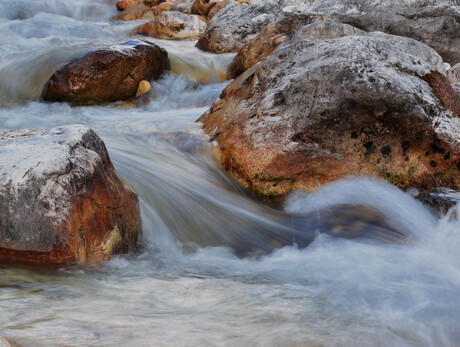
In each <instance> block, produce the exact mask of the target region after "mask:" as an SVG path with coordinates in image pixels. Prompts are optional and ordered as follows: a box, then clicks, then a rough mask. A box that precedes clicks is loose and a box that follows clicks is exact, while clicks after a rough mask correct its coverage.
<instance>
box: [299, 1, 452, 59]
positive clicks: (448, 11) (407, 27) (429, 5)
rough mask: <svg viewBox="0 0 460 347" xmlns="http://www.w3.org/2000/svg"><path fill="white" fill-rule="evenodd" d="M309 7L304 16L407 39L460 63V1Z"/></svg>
mask: <svg viewBox="0 0 460 347" xmlns="http://www.w3.org/2000/svg"><path fill="white" fill-rule="evenodd" d="M295 1H297V0H295ZM300 1H303V0H300ZM308 5H309V6H308V8H307V9H306V10H304V13H315V14H318V13H321V14H326V15H328V16H330V17H331V18H333V19H335V20H337V21H339V22H342V23H346V24H351V25H353V26H355V27H357V28H359V29H363V30H365V31H383V32H386V33H388V34H393V35H400V36H407V37H410V38H413V39H415V40H418V41H421V42H423V43H425V44H427V45H428V46H430V47H432V48H434V49H435V50H436V51H437V52H438V53H439V54H440V55H441V56H442V57H443V59H444V60H445V61H446V62H448V63H450V64H451V65H454V64H456V63H459V62H460V35H459V33H460V5H459V3H458V0H385V1H382V0H317V1H314V2H311V1H308Z"/></svg>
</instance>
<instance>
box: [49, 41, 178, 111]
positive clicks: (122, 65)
mask: <svg viewBox="0 0 460 347" xmlns="http://www.w3.org/2000/svg"><path fill="white" fill-rule="evenodd" d="M167 69H169V59H168V53H167V52H166V51H165V50H164V49H163V48H160V47H159V46H157V45H155V44H153V43H148V42H145V41H140V40H132V41H128V42H126V43H124V44H121V45H114V46H111V47H108V48H106V49H99V50H97V51H93V52H89V53H87V54H85V55H83V56H82V57H79V58H76V59H74V60H72V61H71V62H69V63H67V64H65V65H64V66H63V67H61V68H60V69H59V70H57V71H56V72H55V73H54V74H53V75H52V76H51V77H50V79H49V80H48V82H46V84H45V86H44V87H43V90H42V99H43V100H44V101H66V102H69V103H72V104H83V105H89V104H96V103H103V102H112V101H118V100H126V99H128V98H131V97H133V96H134V95H136V91H137V86H138V85H139V82H140V81H142V80H151V79H156V78H158V77H160V75H161V74H162V73H163V72H164V71H165V70H167Z"/></svg>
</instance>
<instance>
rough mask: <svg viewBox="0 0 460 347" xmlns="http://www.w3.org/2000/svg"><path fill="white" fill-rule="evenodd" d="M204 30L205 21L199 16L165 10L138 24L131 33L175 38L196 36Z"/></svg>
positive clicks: (168, 38) (192, 37)
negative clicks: (146, 21)
mask: <svg viewBox="0 0 460 347" xmlns="http://www.w3.org/2000/svg"><path fill="white" fill-rule="evenodd" d="M205 30H206V23H205V22H203V21H202V20H201V19H200V17H199V16H196V15H189V14H186V13H182V12H172V11H165V12H162V13H160V14H159V15H158V16H156V17H155V18H154V19H153V20H151V21H150V22H148V23H145V24H143V25H141V26H139V27H138V28H137V29H135V30H134V32H133V34H139V35H145V36H152V37H156V38H159V39H167V40H171V39H172V40H177V39H195V38H198V37H200V36H201V35H202V34H203V32H204V31H205Z"/></svg>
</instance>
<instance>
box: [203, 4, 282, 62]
mask: <svg viewBox="0 0 460 347" xmlns="http://www.w3.org/2000/svg"><path fill="white" fill-rule="evenodd" d="M282 17H283V10H282V8H281V7H280V6H279V5H277V4H274V3H271V2H266V3H263V4H261V5H247V4H241V5H240V4H238V5H235V4H234V5H228V6H226V7H225V8H224V9H222V10H220V11H219V12H218V13H217V14H216V15H215V16H214V17H213V18H212V19H211V21H210V22H209V23H208V28H207V29H206V32H205V33H204V34H203V36H202V37H201V38H200V39H199V40H198V42H197V45H196V46H197V47H198V48H200V49H202V50H205V51H210V52H214V53H228V52H237V51H238V50H239V49H240V48H241V47H242V46H243V45H245V44H246V43H247V42H249V41H250V40H252V39H253V38H254V37H256V36H257V34H258V33H259V32H260V31H261V30H262V29H263V28H265V27H266V26H267V25H268V24H270V23H272V22H275V21H277V20H279V19H281V18H282Z"/></svg>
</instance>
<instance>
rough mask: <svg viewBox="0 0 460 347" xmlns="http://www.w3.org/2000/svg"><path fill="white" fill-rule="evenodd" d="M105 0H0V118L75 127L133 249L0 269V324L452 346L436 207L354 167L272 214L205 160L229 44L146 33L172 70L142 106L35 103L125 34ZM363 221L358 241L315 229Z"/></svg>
mask: <svg viewBox="0 0 460 347" xmlns="http://www.w3.org/2000/svg"><path fill="white" fill-rule="evenodd" d="M114 4H115V1H112V0H99V1H94V0H75V1H68V0H47V1H38V0H33V1H30V0H29V1H26V0H3V1H1V2H0V32H1V33H2V35H0V128H6V129H19V128H32V127H52V126H58V125H63V124H74V123H81V124H87V125H89V126H90V127H91V128H92V129H93V130H95V131H96V132H97V133H98V134H99V135H100V136H101V137H102V138H103V140H104V142H105V143H106V145H107V148H108V150H109V153H110V156H111V158H112V161H113V162H114V165H115V168H116V169H117V171H118V172H119V174H120V175H121V176H122V177H123V178H124V179H125V180H126V181H127V182H128V183H129V184H130V185H131V186H132V187H133V188H134V189H135V190H136V192H137V193H138V195H139V198H140V202H141V214H142V221H143V234H142V239H141V245H140V251H139V252H137V253H134V254H129V255H126V256H119V257H116V258H114V259H113V260H111V261H110V262H107V263H104V264H103V265H101V266H98V267H91V266H87V267H82V266H67V267H60V268H43V267H33V266H32V267H23V266H13V265H0V336H4V337H6V338H8V339H9V340H10V341H12V342H13V343H16V344H18V345H23V346H32V345H33V346H49V345H65V346H85V345H103V346H112V345H125V346H153V345H155V346H156V345H164V346H166V345H180V346H191V345H200V346H201V345H207V346H299V345H302V346H304V345H305V346H307V345H318V344H319V345H324V346H389V345H391V346H453V345H456V344H458V341H460V324H459V322H460V300H459V298H460V255H459V252H458V249H459V248H460V233H459V232H458V229H459V227H460V222H458V221H457V220H456V218H454V213H451V214H450V215H448V216H447V217H444V218H442V219H438V218H437V217H435V215H434V214H432V212H431V211H430V210H428V209H427V208H425V207H424V206H423V205H422V204H421V203H420V202H418V201H416V200H414V199H413V198H412V196H411V195H409V194H408V193H404V192H401V191H400V190H398V189H397V188H395V187H393V186H391V185H390V184H388V183H385V182H382V181H380V180H376V179H370V178H366V177H350V178H345V179H343V180H340V181H337V182H334V183H332V184H329V185H326V186H323V187H320V188H319V189H318V191H316V192H315V193H312V194H306V193H304V192H293V193H292V194H291V195H290V196H289V197H288V198H287V200H286V201H285V202H284V204H283V206H281V207H280V209H273V208H270V207H268V206H266V205H264V204H262V203H260V202H257V201H255V200H254V199H253V198H252V197H250V196H248V195H247V194H246V193H245V192H243V191H242V190H241V189H240V188H239V187H238V186H237V185H236V184H235V183H234V182H233V181H232V180H231V179H229V178H228V177H227V176H226V175H225V174H224V173H223V172H222V171H220V169H219V168H218V167H217V166H216V164H215V162H214V160H213V158H212V155H211V150H210V149H211V144H209V142H208V140H207V138H206V136H205V135H204V134H203V133H202V132H201V129H200V126H199V124H196V123H195V120H196V119H197V118H198V117H199V116H200V115H201V114H202V113H203V112H205V111H206V109H207V108H208V107H209V106H210V105H211V104H212V102H213V101H214V100H215V99H217V98H218V96H219V93H220V91H221V90H222V89H223V88H224V87H225V85H226V84H227V82H222V79H223V77H224V76H225V68H226V66H227V65H228V63H229V62H230V61H231V59H232V57H233V56H232V55H231V54H225V55H221V56H217V55H212V54H207V53H203V52H199V51H197V50H196V49H195V48H194V47H193V46H194V42H191V41H180V42H179V41H174V42H171V41H161V40H152V41H154V42H156V43H158V44H159V45H161V46H163V47H164V48H166V49H167V50H168V53H169V55H170V58H171V66H172V73H169V74H166V75H165V76H164V77H163V78H162V79H161V80H159V81H155V82H154V83H153V88H152V91H151V92H150V95H151V97H152V101H151V102H150V103H149V104H147V105H144V106H142V107H140V108H124V107H123V105H122V103H115V104H112V105H106V106H91V107H70V106H69V105H67V104H57V103H55V104H53V103H49V104H46V103H41V102H39V101H38V98H39V95H40V89H41V87H42V86H43V84H44V83H45V81H46V79H47V78H48V77H49V75H50V74H51V73H52V72H53V71H54V70H55V69H56V68H57V67H58V66H60V64H62V63H63V62H65V61H67V60H68V59H70V58H72V57H75V56H78V55H79V54H82V53H84V52H86V51H88V50H91V49H94V48H98V47H103V46H108V45H113V44H117V43H121V42H124V41H127V40H128V39H129V36H128V32H129V31H130V30H132V29H133V28H134V27H135V26H136V25H138V24H139V23H130V22H123V23H119V22H111V21H110V18H111V17H112V16H113V15H115V14H116V11H115V5H114ZM203 82H206V83H203ZM451 212H457V213H460V211H451ZM363 230H364V234H365V235H364V236H366V235H370V236H373V237H371V238H359V239H354V240H349V239H346V238H337V237H332V235H336V234H337V233H339V234H340V233H344V234H343V235H344V236H350V235H352V236H351V238H353V237H354V236H353V235H354V233H356V232H358V233H359V232H362V231H363ZM395 240H396V241H397V242H393V241H395ZM382 241H384V242H382ZM385 241H389V242H385ZM399 241H402V242H399ZM310 242H311V243H310ZM299 246H303V247H304V248H302V247H299Z"/></svg>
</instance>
